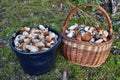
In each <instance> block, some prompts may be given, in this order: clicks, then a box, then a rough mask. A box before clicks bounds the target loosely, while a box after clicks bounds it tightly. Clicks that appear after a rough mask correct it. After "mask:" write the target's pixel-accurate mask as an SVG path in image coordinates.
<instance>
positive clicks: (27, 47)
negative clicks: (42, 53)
mask: <svg viewBox="0 0 120 80" xmlns="http://www.w3.org/2000/svg"><path fill="white" fill-rule="evenodd" d="M26 49H28V50H30V52H38V51H39V48H38V47H36V46H32V45H26Z"/></svg>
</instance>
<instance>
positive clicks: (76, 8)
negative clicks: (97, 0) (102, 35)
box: [62, 4, 113, 36]
mask: <svg viewBox="0 0 120 80" xmlns="http://www.w3.org/2000/svg"><path fill="white" fill-rule="evenodd" d="M84 6H92V7H96V8H97V9H98V10H100V11H101V12H102V14H104V15H105V17H106V19H107V21H108V26H109V34H110V36H112V35H113V29H112V22H111V19H110V17H109V15H108V14H107V12H106V11H105V10H104V9H103V8H102V7H101V6H99V5H95V4H81V5H79V6H77V7H75V8H73V9H72V10H71V11H70V12H69V14H68V15H67V17H66V19H65V22H64V25H63V27H62V33H64V32H65V30H66V28H67V23H68V20H69V19H70V16H71V15H72V14H73V13H74V12H75V11H77V10H78V9H79V8H82V7H84Z"/></svg>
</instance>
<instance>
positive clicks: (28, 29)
mask: <svg viewBox="0 0 120 80" xmlns="http://www.w3.org/2000/svg"><path fill="white" fill-rule="evenodd" d="M21 30H23V31H30V28H29V27H24V28H22V29H21Z"/></svg>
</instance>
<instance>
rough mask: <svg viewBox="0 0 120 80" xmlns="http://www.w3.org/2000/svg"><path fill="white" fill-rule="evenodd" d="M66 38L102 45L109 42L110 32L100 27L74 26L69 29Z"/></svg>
mask: <svg viewBox="0 0 120 80" xmlns="http://www.w3.org/2000/svg"><path fill="white" fill-rule="evenodd" d="M65 33H66V36H67V37H68V38H71V39H75V40H77V41H86V42H91V43H102V42H106V41H108V40H109V32H108V31H107V30H104V29H102V28H99V27H90V26H86V25H78V24H77V23H75V24H74V25H72V26H70V27H68V28H67V29H66V31H65Z"/></svg>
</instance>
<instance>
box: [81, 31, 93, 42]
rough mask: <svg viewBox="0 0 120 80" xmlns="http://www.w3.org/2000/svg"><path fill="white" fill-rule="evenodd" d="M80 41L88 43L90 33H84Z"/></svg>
mask: <svg viewBox="0 0 120 80" xmlns="http://www.w3.org/2000/svg"><path fill="white" fill-rule="evenodd" d="M81 39H82V40H83V41H90V40H91V33H90V32H86V33H85V34H84V35H82V37H81Z"/></svg>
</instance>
